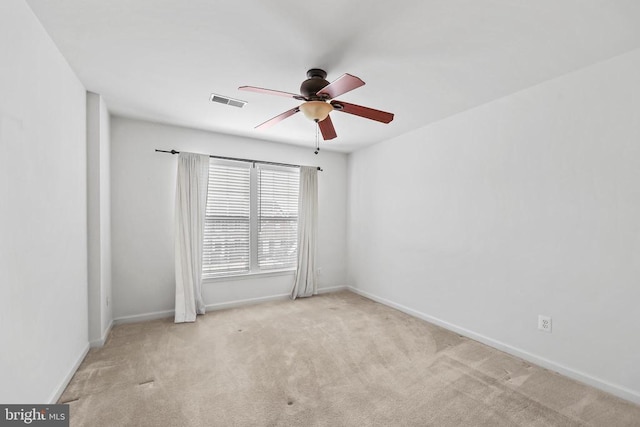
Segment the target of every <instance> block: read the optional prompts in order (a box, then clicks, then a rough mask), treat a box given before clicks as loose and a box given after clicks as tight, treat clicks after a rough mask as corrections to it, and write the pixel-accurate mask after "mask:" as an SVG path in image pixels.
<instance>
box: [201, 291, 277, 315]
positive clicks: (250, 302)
mask: <svg viewBox="0 0 640 427" xmlns="http://www.w3.org/2000/svg"><path fill="white" fill-rule="evenodd" d="M286 299H289V294H278V295H269V296H266V297H258V298H247V299H239V300H235V301H227V302H221V303H217V304H207V311H216V310H224V309H227V308H236V307H242V306H244V305H253V304H259V303H261V302H269V301H282V300H286Z"/></svg>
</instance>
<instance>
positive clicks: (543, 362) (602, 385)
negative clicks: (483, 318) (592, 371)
mask: <svg viewBox="0 0 640 427" xmlns="http://www.w3.org/2000/svg"><path fill="white" fill-rule="evenodd" d="M348 289H349V290H350V291H352V292H354V293H356V294H358V295H361V296H363V297H365V298H368V299H370V300H373V301H376V302H379V303H380V304H384V305H386V306H389V307H391V308H395V309H396V310H399V311H402V312H403V313H406V314H408V315H410V316H414V317H417V318H419V319H422V320H425V321H427V322H429V323H433V324H435V325H438V326H441V327H443V328H445V329H448V330H450V331H453V332H455V333H457V334H460V335H464V336H465V337H468V338H471V339H473V340H476V341H479V342H481V343H483V344H486V345H488V346H490V347H493V348H496V349H498V350H500V351H504V352H505V353H508V354H511V355H513V356H516V357H519V358H521V359H524V360H527V361H529V362H531V363H534V364H536V365H538V366H542V367H543V368H546V369H549V370H551V371H555V372H558V373H559V374H562V375H564V376H566V377H569V378H571V379H574V380H576V381H579V382H581V383H584V384H587V385H590V386H592V387H595V388H597V389H600V390H602V391H605V392H607V393H611V394H613V395H615V396H618V397H620V398H622V399H626V400H629V401H631V402H634V403H637V404H640V393H639V392H637V391H635V390H631V389H629V388H627V387H624V386H621V385H617V384H613V383H610V382H608V381H605V380H602V379H600V378H597V377H594V376H592V375H589V374H587V373H585V372H581V371H578V370H575V369H572V368H570V367H568V366H564V365H562V364H560V363H556V362H554V361H552V360H549V359H545V358H544V357H540V356H537V355H535V354H533V353H529V352H528V351H525V350H522V349H520V348H517V347H513V346H511V345H509V344H505V343H503V342H501V341H497V340H494V339H493V338H489V337H487V336H484V335H481V334H478V333H476V332H473V331H471V330H468V329H465V328H462V327H460V326H457V325H454V324H452V323H449V322H446V321H444V320H441V319H438V318H436V317H433V316H430V315H428V314H425V313H422V312H420V311H417V310H414V309H412V308H409V307H406V306H404V305H401V304H397V303H395V302H393V301H390V300H388V299H386V298H382V297H379V296H377V295H374V294H371V293H369V292H366V291H363V290H361V289H358V288H354V287H351V286H349V287H348Z"/></svg>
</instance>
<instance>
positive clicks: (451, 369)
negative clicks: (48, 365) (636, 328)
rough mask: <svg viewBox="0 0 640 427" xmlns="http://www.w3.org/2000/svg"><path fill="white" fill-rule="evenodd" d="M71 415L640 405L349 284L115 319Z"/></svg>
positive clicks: (512, 415)
mask: <svg viewBox="0 0 640 427" xmlns="http://www.w3.org/2000/svg"><path fill="white" fill-rule="evenodd" d="M60 402H69V404H70V409H71V425H72V426H154V427H156V426H411V425H416V426H492V427H495V426H574V425H575V426H577V425H593V426H606V427H613V426H640V406H637V405H634V404H631V403H629V402H626V401H624V400H621V399H618V398H616V397H613V396H611V395H608V394H606V393H603V392H600V391H598V390H595V389H593V388H590V387H587V386H585V385H581V384H579V383H576V382H574V381H572V380H570V379H567V378H565V377H563V376H560V375H558V374H555V373H553V372H550V371H547V370H545V369H542V368H539V367H536V366H532V365H531V364H529V363H528V362H525V361H523V360H520V359H517V358H515V357H512V356H509V355H507V354H504V353H502V352H499V351H497V350H494V349H491V348H489V347H487V346H485V345H483V344H479V343H477V342H475V341H473V340H470V339H467V338H463V337H460V336H458V335H457V334H455V333H452V332H449V331H446V330H444V329H441V328H439V327H437V326H434V325H431V324H429V323H426V322H424V321H421V320H419V319H416V318H413V317H410V316H408V315H405V314H404V313H401V312H398V311H396V310H393V309H391V308H388V307H385V306H383V305H380V304H377V303H374V302H372V301H370V300H367V299H365V298H362V297H360V296H358V295H355V294H352V293H350V292H339V293H334V294H326V295H320V296H316V297H313V298H309V299H302V300H297V301H295V302H293V301H278V302H272V303H265V304H260V305H254V306H248V307H242V308H237V309H230V310H223V311H217V312H212V313H209V314H207V315H205V316H200V317H199V318H198V321H197V322H196V323H192V324H180V325H176V324H174V323H172V319H164V320H158V321H151V322H144V323H137V324H128V325H120V326H116V327H115V328H114V329H113V331H112V333H111V336H110V337H109V339H108V341H107V343H106V345H105V346H104V347H103V348H101V349H96V350H91V352H90V353H89V354H88V355H87V357H86V359H85V360H84V362H83V363H82V365H81V366H80V369H79V370H78V372H77V373H76V375H75V376H74V378H73V380H72V381H71V383H70V384H69V386H68V387H67V389H66V391H65V392H64V394H63V396H62V398H61V399H60Z"/></svg>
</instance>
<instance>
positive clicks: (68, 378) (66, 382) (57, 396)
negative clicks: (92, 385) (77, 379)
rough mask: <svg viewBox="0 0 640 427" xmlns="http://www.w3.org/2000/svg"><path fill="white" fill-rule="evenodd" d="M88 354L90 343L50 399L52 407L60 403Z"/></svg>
mask: <svg viewBox="0 0 640 427" xmlns="http://www.w3.org/2000/svg"><path fill="white" fill-rule="evenodd" d="M88 352H89V343H87V345H86V346H85V347H84V349H83V350H82V351H81V352H80V356H79V357H78V358H77V359H76V361H75V363H74V364H73V366H72V367H71V369H70V370H69V372H67V375H65V377H64V379H63V380H62V382H61V383H60V385H59V386H58V388H57V389H56V391H54V392H53V394H52V395H51V397H50V398H49V404H50V405H53V404H55V403H57V402H58V399H60V396H62V393H64V390H65V389H66V388H67V386H68V385H69V382H70V381H71V378H73V376H74V375H75V373H76V371H77V370H78V368H79V367H80V364H81V363H82V361H83V360H84V358H85V357H86V356H87V353H88Z"/></svg>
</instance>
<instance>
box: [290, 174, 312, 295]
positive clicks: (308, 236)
mask: <svg viewBox="0 0 640 427" xmlns="http://www.w3.org/2000/svg"><path fill="white" fill-rule="evenodd" d="M317 222H318V168H316V167H311V166H302V167H301V168H300V195H299V201H298V269H297V271H296V278H295V283H294V285H293V289H292V290H291V298H292V299H296V298H298V297H310V296H311V295H315V294H316V293H317V290H318V283H317V279H316V240H317V238H316V235H317V233H318V231H317V229H318V226H317Z"/></svg>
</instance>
